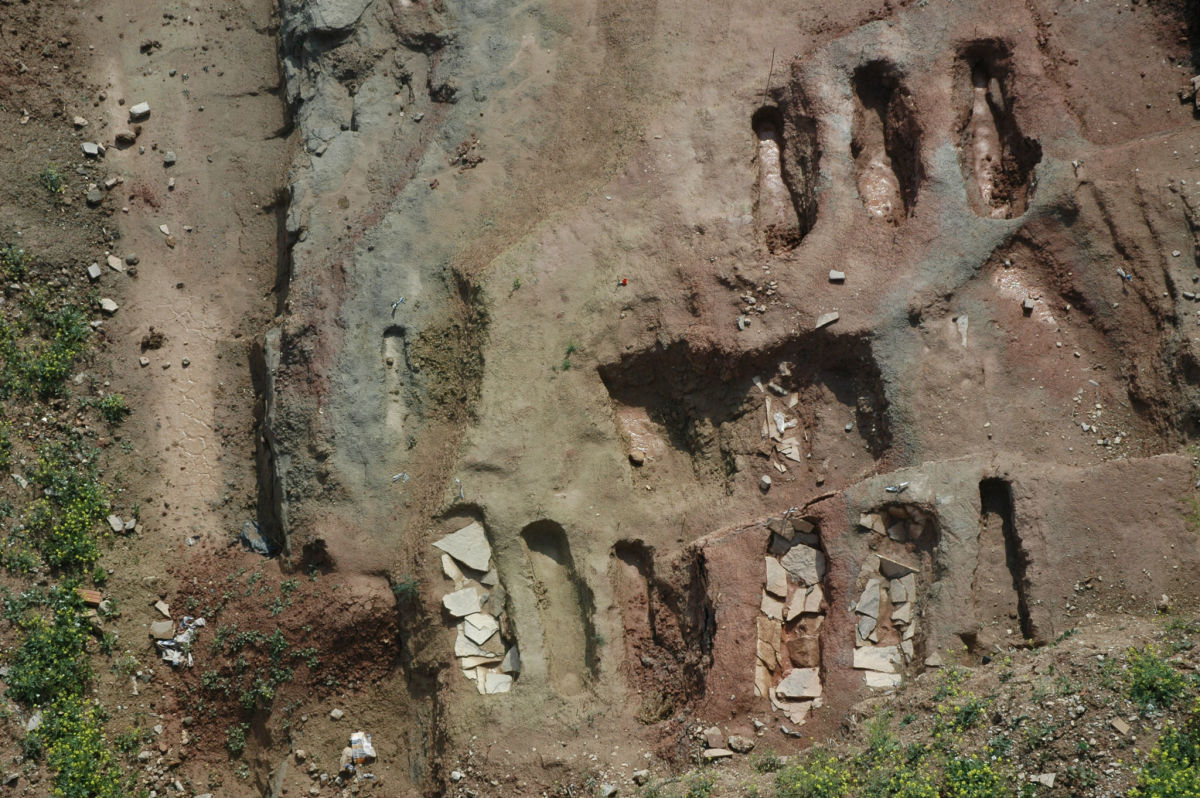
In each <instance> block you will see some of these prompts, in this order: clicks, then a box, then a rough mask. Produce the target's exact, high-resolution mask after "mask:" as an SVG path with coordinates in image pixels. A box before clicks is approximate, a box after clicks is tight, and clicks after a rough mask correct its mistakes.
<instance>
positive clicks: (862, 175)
mask: <svg viewBox="0 0 1200 798" xmlns="http://www.w3.org/2000/svg"><path fill="white" fill-rule="evenodd" d="M854 99H855V103H854V127H853V134H852V137H851V140H850V154H851V155H852V156H853V157H854V166H855V172H856V176H857V181H858V195H859V197H860V198H861V199H862V203H863V206H864V207H865V208H866V209H867V214H868V215H869V216H870V217H871V218H872V219H880V220H882V221H886V222H888V223H890V224H899V223H900V221H901V220H902V219H904V218H905V217H906V216H908V215H909V214H910V213H912V207H913V205H914V204H916V200H917V190H918V188H919V184H920V182H921V179H922V174H923V170H922V167H921V156H920V140H921V131H920V127H919V125H918V124H917V121H916V114H915V113H914V112H913V108H912V98H911V97H910V95H909V93H908V90H907V89H905V88H904V86H903V84H902V82H901V80H900V75H899V73H898V72H897V70H896V69H895V67H893V66H892V65H890V64H888V63H887V62H884V61H875V62H872V63H870V64H867V65H866V66H862V67H859V68H858V69H856V70H855V72H854Z"/></svg>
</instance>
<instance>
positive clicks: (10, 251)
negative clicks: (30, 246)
mask: <svg viewBox="0 0 1200 798" xmlns="http://www.w3.org/2000/svg"><path fill="white" fill-rule="evenodd" d="M0 272H3V273H4V279H5V280H7V281H9V282H17V281H19V280H23V279H25V250H23V249H21V248H19V247H17V246H15V245H13V244H2V245H0Z"/></svg>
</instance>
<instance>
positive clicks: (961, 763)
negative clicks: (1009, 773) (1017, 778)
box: [942, 756, 1007, 798]
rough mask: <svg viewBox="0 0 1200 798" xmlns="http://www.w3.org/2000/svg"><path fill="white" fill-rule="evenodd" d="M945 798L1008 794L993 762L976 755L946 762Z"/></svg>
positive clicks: (985, 797) (971, 797) (999, 797)
mask: <svg viewBox="0 0 1200 798" xmlns="http://www.w3.org/2000/svg"><path fill="white" fill-rule="evenodd" d="M942 794H943V795H944V796H945V798H1001V796H1003V795H1006V794H1007V791H1006V790H1005V787H1004V784H1003V782H1002V780H1001V778H1000V775H999V773H998V772H997V771H996V769H995V768H994V767H992V765H991V763H989V762H985V761H983V760H981V759H977V758H975V757H961V756H958V757H955V758H953V759H951V760H950V761H949V762H947V763H946V783H945V786H944V789H943V793H942Z"/></svg>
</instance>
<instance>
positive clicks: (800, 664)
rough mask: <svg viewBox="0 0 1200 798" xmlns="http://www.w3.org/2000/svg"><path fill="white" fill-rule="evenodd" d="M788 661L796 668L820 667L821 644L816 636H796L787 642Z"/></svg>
mask: <svg viewBox="0 0 1200 798" xmlns="http://www.w3.org/2000/svg"><path fill="white" fill-rule="evenodd" d="M787 650H788V659H790V660H791V662H792V665H794V666H796V667H797V668H819V667H820V666H821V642H820V638H818V637H817V636H816V635H796V636H794V637H792V638H791V639H790V640H788V641H787Z"/></svg>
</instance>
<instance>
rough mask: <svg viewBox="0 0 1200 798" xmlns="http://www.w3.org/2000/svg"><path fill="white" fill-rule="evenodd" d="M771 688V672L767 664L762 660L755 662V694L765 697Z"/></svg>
mask: <svg viewBox="0 0 1200 798" xmlns="http://www.w3.org/2000/svg"><path fill="white" fill-rule="evenodd" d="M770 689H771V672H770V671H769V670H767V666H766V665H764V664H763V663H762V661H761V660H755V662H754V695H755V696H757V697H759V698H765V697H766V695H767V692H768V691H769V690H770Z"/></svg>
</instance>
